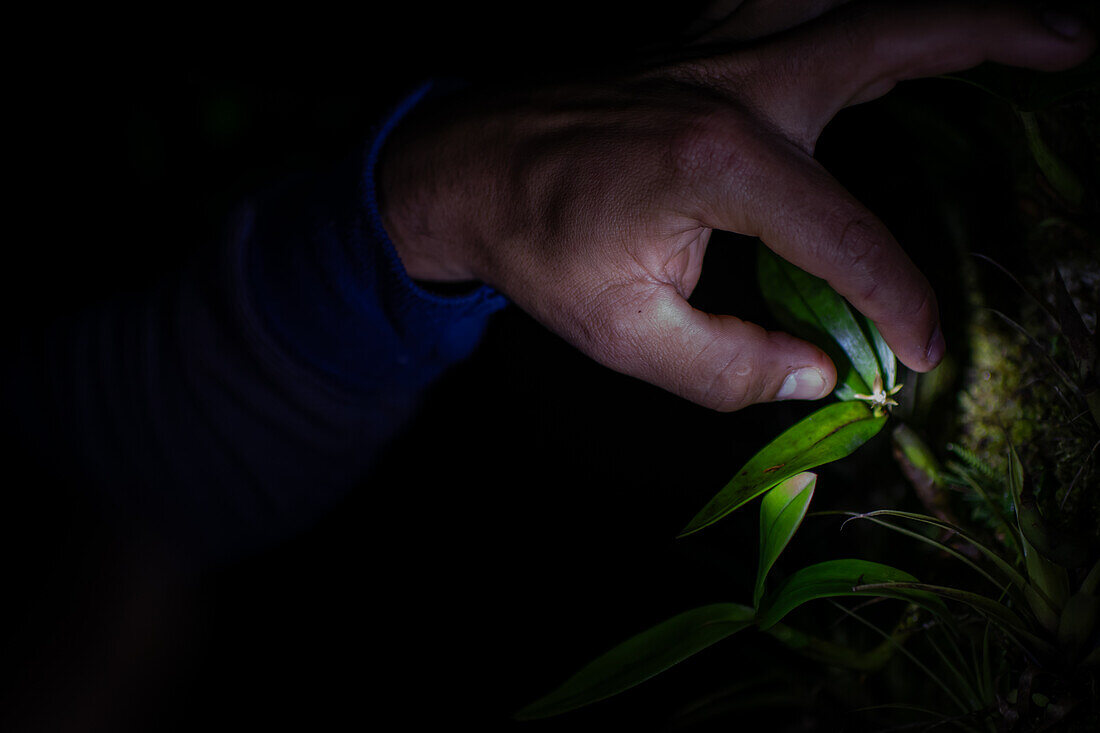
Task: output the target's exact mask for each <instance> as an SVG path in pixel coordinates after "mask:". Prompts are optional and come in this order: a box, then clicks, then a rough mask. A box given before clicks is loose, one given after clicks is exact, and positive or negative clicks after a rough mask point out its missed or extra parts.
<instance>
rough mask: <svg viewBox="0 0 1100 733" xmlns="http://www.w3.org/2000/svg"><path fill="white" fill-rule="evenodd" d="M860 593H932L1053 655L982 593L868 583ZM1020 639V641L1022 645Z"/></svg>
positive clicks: (1020, 622) (924, 585)
mask: <svg viewBox="0 0 1100 733" xmlns="http://www.w3.org/2000/svg"><path fill="white" fill-rule="evenodd" d="M859 589H860V590H864V591H909V592H920V593H929V594H934V595H936V596H939V597H941V598H946V599H949V600H954V601H959V602H960V603H964V604H966V605H968V606H970V607H971V608H973V609H974V610H975V611H978V612H979V613H981V614H982V615H983V616H985V617H986V618H988V619H989V620H990V621H992V622H993V623H996V624H997V625H999V626H1000V627H1001V628H1002V629H1003V630H1004V631H1005V632H1007V633H1008V634H1009V635H1011V636H1014V637H1019V638H1022V639H1026V640H1027V641H1028V642H1030V643H1031V645H1032V647H1033V649H1037V650H1041V651H1042V652H1044V653H1049V652H1050V651H1052V647H1051V646H1050V644H1048V643H1047V642H1046V641H1044V640H1043V639H1042V638H1040V637H1039V636H1037V635H1036V634H1035V633H1034V632H1033V631H1032V630H1031V629H1030V628H1029V627H1028V625H1027V624H1026V623H1025V622H1024V621H1023V620H1022V619H1021V618H1020V617H1019V616H1017V615H1016V614H1015V613H1013V612H1012V611H1011V610H1009V608H1008V607H1007V606H1005V605H1003V604H1001V603H998V602H997V601H995V600H993V599H992V598H989V597H987V596H983V595H981V594H979V593H972V592H970V591H965V590H959V589H958V588H949V587H946V586H940V585H928V584H927V583H917V582H912V581H889V582H885V583H868V584H865V585H861V586H859ZM1019 638H1018V639H1017V641H1019Z"/></svg>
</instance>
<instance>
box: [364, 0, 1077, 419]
mask: <svg viewBox="0 0 1100 733" xmlns="http://www.w3.org/2000/svg"><path fill="white" fill-rule="evenodd" d="M745 5H746V6H767V5H772V3H769V2H766V1H764V0H757V2H755V3H752V2H750V3H746V4H745ZM825 5H841V6H842V7H838V8H835V9H832V10H828V8H825V7H824V6H825ZM806 7H807V8H809V9H811V10H812V12H809V11H808V12H807V13H806V15H805V16H802V17H791V16H789V15H787V16H784V21H790V22H793V23H796V24H797V25H794V26H793V27H790V28H788V29H786V30H784V31H782V32H778V33H773V34H772V35H769V36H767V37H765V38H761V39H759V40H757V41H756V42H753V43H751V44H749V45H743V46H740V47H734V48H733V50H729V49H728V48H727V49H724V50H721V51H716V50H713V49H714V47H715V45H718V46H720V45H722V43H723V42H724V41H726V40H727V39H728V38H737V39H738V40H740V39H741V36H737V35H736V34H735V33H734V32H733V30H732V29H731V26H729V24H728V23H719V24H718V25H717V26H716V27H714V29H713V30H710V31H708V32H707V33H706V34H705V35H703V36H702V37H701V38H700V39H699V40H698V41H696V42H695V43H694V44H693V45H692V46H690V48H693V49H695V50H697V51H698V53H697V54H694V55H691V56H689V57H686V58H682V59H680V60H676V61H672V62H668V63H664V64H662V65H660V66H659V67H657V68H652V69H648V70H645V71H641V72H636V73H633V74H630V75H625V76H623V77H621V78H615V79H599V80H593V81H588V82H575V83H568V84H559V85H554V86H547V87H540V88H537V89H534V90H523V91H515V90H513V91H511V92H501V91H498V92H493V93H480V94H469V95H464V96H461V97H455V98H451V99H448V100H445V101H443V102H441V103H439V104H441V105H442V109H440V108H438V107H436V108H433V107H430V106H429V107H427V108H425V109H422V110H421V111H420V113H419V114H417V115H414V117H412V118H410V119H408V120H406V121H405V122H403V124H402V125H401V126H399V128H398V130H397V132H396V133H395V135H394V137H393V138H392V139H391V140H390V142H389V143H388V144H387V146H386V148H385V150H384V151H383V158H382V161H381V164H380V167H379V173H378V175H379V192H380V199H381V204H382V207H383V208H382V210H383V217H384V220H385V223H386V226H387V229H388V231H389V233H390V235H391V238H392V239H393V241H394V243H395V246H396V247H397V249H398V253H399V255H400V256H401V258H402V261H403V262H404V263H405V265H406V268H407V269H408V271H409V273H410V275H412V276H413V277H414V278H418V279H423V280H436V281H448V280H450V281H461V280H480V281H483V282H486V283H489V284H490V285H492V286H494V287H495V288H497V289H498V290H500V291H502V292H503V293H505V294H506V295H507V296H508V297H509V298H510V299H511V300H512V301H513V302H515V303H516V304H517V305H519V306H520V307H521V308H523V309H524V310H526V311H527V312H529V313H530V314H531V315H532V316H533V317H534V318H536V319H537V320H538V321H540V322H541V323H543V324H544V325H546V326H547V327H549V328H550V329H551V330H553V331H555V332H556V333H558V334H559V335H561V336H562V337H563V338H565V339H566V340H567V341H569V342H570V343H572V344H573V345H574V346H576V347H577V348H579V349H580V350H581V351H583V352H584V353H586V354H588V355H589V356H591V357H592V358H594V359H596V360H597V361H599V362H600V363H602V364H604V365H606V366H609V367H611V368H613V369H615V370H618V371H620V372H623V373H625V374H628V375H631V376H634V377H637V378H640V379H643V380H645V381H647V382H650V383H652V384H655V385H658V386H660V387H663V388H665V389H667V390H670V391H672V392H674V393H676V394H678V395H681V396H683V397H685V398H687V399H690V400H692V401H694V402H697V403H699V404H701V405H705V406H708V407H712V408H715V409H718V410H726V411H729V410H736V409H740V408H742V407H745V406H747V405H750V404H753V403H757V402H765V401H769V400H775V399H816V398H819V397H823V396H825V395H826V394H828V393H829V392H830V391H831V390H832V388H833V386H834V384H835V382H836V371H835V368H834V366H833V364H832V363H831V361H830V360H829V359H828V357H827V356H826V355H825V354H824V353H823V352H822V351H820V350H819V349H818V348H816V347H815V346H812V345H811V344H808V343H806V342H804V341H801V340H799V339H796V338H794V337H792V336H790V335H788V334H784V333H779V332H768V331H765V330H764V329H763V328H761V327H759V326H757V325H754V324H751V323H747V322H745V321H742V320H740V319H738V318H735V317H733V316H729V315H716V314H709V313H704V312H701V311H699V310H696V309H694V308H692V307H691V306H690V305H689V304H688V297H689V296H690V295H691V293H692V291H693V289H694V288H695V286H696V284H697V283H698V280H699V276H700V272H701V267H702V262H703V254H704V251H705V249H706V246H707V242H708V240H709V238H710V235H711V232H712V230H714V229H721V230H727V231H733V232H738V233H741V234H745V235H749V236H755V237H759V238H760V239H761V240H762V241H763V242H764V243H765V244H766V245H767V246H768V247H770V248H771V249H772V250H774V251H775V252H776V253H777V254H779V255H780V256H782V257H784V258H786V259H787V260H789V261H790V262H792V263H793V264H795V265H797V266H799V267H801V268H802V269H804V270H807V271H808V272H810V273H812V274H814V275H817V276H818V277H821V278H824V279H825V280H826V281H828V282H829V283H830V285H832V287H833V288H834V289H835V290H837V291H838V292H839V293H840V294H841V295H843V296H845V297H846V298H847V299H848V300H849V301H850V302H851V303H852V305H853V306H855V307H856V308H857V309H859V310H860V311H861V312H862V313H864V314H865V315H866V316H868V317H869V318H870V319H871V320H873V321H874V322H875V323H876V325H877V326H878V328H879V330H880V332H881V333H882V335H883V336H884V338H885V339H886V341H887V342H888V343H889V344H890V346H891V347H892V348H893V350H894V351H895V353H896V354H897V355H898V357H899V358H900V359H901V361H902V362H903V363H904V364H906V365H907V366H909V367H911V368H912V369H915V370H917V371H927V370H928V369H931V368H932V367H934V366H935V365H936V364H937V363H938V362H939V360H940V359H941V358H942V356H943V352H944V348H945V346H944V342H943V336H942V332H941V329H940V326H939V314H938V308H937V305H936V297H935V294H934V293H933V292H932V289H931V287H930V286H929V284H928V282H927V280H926V279H925V278H924V276H923V275H921V273H920V272H919V271H918V270H917V269H916V267H915V266H914V265H913V263H912V262H911V261H910V259H909V258H908V257H907V256H906V254H905V253H904V251H903V250H902V249H901V247H900V246H899V245H898V244H897V242H896V241H895V240H894V239H893V237H892V236H891V235H890V233H889V232H888V231H887V229H886V228H885V226H884V225H883V224H882V223H881V222H880V221H879V220H878V219H877V218H876V217H875V216H874V215H873V214H872V213H871V212H869V211H868V210H867V209H866V208H865V207H863V206H862V205H861V204H860V203H859V202H858V201H857V200H856V199H855V198H854V197H853V196H852V195H851V194H850V193H848V192H847V191H846V190H844V188H843V187H842V186H841V185H840V184H839V183H838V182H837V181H836V180H835V179H834V178H833V177H832V176H830V175H829V174H828V172H827V171H825V170H824V169H823V168H822V166H821V165H819V164H818V163H817V162H816V161H815V160H814V159H813V152H814V146H815V143H816V141H817V138H818V136H819V134H820V133H821V130H822V128H823V127H824V126H825V125H826V123H828V122H829V120H830V119H832V117H833V116H834V115H835V114H836V113H837V112H838V111H839V110H840V109H842V108H844V107H846V106H849V105H852V104H857V103H860V102H865V101H868V100H871V99H875V98H877V97H879V96H881V95H883V94H885V93H886V92H887V91H889V90H890V89H891V88H892V87H893V86H894V85H895V84H896V83H897V82H898V81H900V80H903V79H910V78H916V77H923V76H931V75H936V74H943V73H948V72H953V71H958V70H962V69H966V68H970V67H972V66H975V65H977V64H979V63H981V62H983V61H995V62H999V63H1004V64H1010V65H1016V66H1025V67H1031V68H1034V69H1040V70H1059V69H1064V68H1068V67H1071V66H1073V65H1076V64H1077V63H1080V62H1081V61H1083V60H1084V59H1085V58H1087V57H1088V55H1089V54H1090V53H1091V52H1092V50H1093V48H1094V45H1095V41H1094V37H1093V35H1092V34H1091V33H1090V32H1089V31H1088V30H1087V29H1085V28H1083V27H1081V26H1080V25H1079V24H1078V25H1077V26H1076V27H1075V26H1074V22H1073V19H1072V18H1067V17H1065V16H1058V15H1049V16H1045V17H1040V16H1038V15H1036V14H1035V13H1034V12H1033V11H1032V10H1030V9H1027V8H1025V7H1022V6H1019V5H995V4H990V3H905V4H902V3H862V2H856V3H848V4H844V3H841V2H821V1H818V2H811V3H807V4H806ZM826 11H827V12H826ZM819 12H823V13H824V14H823V15H820V17H817V18H816V19H814V20H811V21H809V22H805V23H802V22H801V20H803V19H804V18H807V17H814V16H815V15H817V14H818V13H819ZM765 15H766V14H765ZM735 19H736V14H735V15H734V16H733V18H732V20H735ZM732 20H731V21H730V22H732ZM783 25H784V24H783V23H780V27H783ZM759 27H763V28H766V29H767V30H768V31H769V32H770V31H772V30H775V28H774V27H768V25H767V23H764V24H763V25H761V26H759Z"/></svg>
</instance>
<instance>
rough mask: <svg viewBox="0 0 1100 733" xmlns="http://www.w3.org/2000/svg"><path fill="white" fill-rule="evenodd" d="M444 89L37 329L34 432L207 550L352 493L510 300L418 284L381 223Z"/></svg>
mask: <svg viewBox="0 0 1100 733" xmlns="http://www.w3.org/2000/svg"><path fill="white" fill-rule="evenodd" d="M431 91H432V90H431V86H430V85H426V86H424V87H422V88H420V89H417V90H416V91H415V92H414V93H413V94H411V95H410V96H409V97H408V98H407V99H405V100H404V101H403V102H402V103H401V104H399V105H398V106H397V107H396V108H395V109H394V111H393V113H392V114H390V115H389V116H388V117H387V118H386V119H385V120H383V122H382V124H381V125H380V126H379V127H378V128H377V130H376V131H375V133H374V134H373V135H372V136H371V137H370V139H369V140H368V142H367V145H366V149H365V152H363V153H357V154H356V155H355V156H353V158H352V159H350V160H349V161H348V163H347V164H346V165H343V166H340V167H338V168H337V169H336V170H334V171H332V172H329V173H326V174H324V175H318V176H309V177H303V178H301V179H300V180H295V181H291V182H288V183H287V184H285V185H281V186H280V187H279V188H278V189H276V190H272V191H270V192H267V193H265V194H263V195H261V196H258V197H256V198H255V200H253V201H250V202H247V203H245V205H243V206H242V207H241V210H240V212H239V214H238V215H237V216H236V218H235V222H234V224H233V226H232V227H230V230H229V232H228V234H227V236H226V238H225V241H224V242H223V243H222V245H221V246H219V247H216V248H212V249H211V250H210V251H204V252H203V254H202V256H200V257H197V258H196V259H195V261H194V262H192V263H191V264H190V266H189V267H188V268H187V269H186V270H185V271H184V272H182V273H181V274H179V276H177V277H173V278H171V279H169V280H168V281H167V282H164V283H161V284H159V285H158V286H157V287H155V288H152V289H151V290H150V291H149V292H148V293H146V294H144V295H141V296H135V297H128V298H122V299H118V300H116V301H114V302H111V303H108V304H105V305H103V306H101V307H98V308H94V309H89V310H88V311H86V312H82V313H79V314H76V315H75V316H73V317H71V318H69V319H66V320H65V321H63V322H60V323H58V324H56V325H54V326H53V327H52V328H51V329H50V330H49V331H48V332H47V333H45V334H32V335H30V336H28V337H27V338H25V339H24V341H23V342H22V345H21V347H20V348H19V349H18V353H17V354H16V357H15V359H14V360H13V361H12V362H10V364H11V365H12V366H11V367H10V369H9V372H8V374H6V375H5V380H4V385H3V388H4V390H5V395H4V396H5V402H6V403H7V404H6V406H7V407H9V408H10V409H14V410H15V411H16V414H19V415H26V416H27V417H26V420H25V422H24V425H25V430H24V437H25V438H26V439H27V442H28V445H30V446H31V448H32V449H34V450H38V451H39V452H40V454H41V457H42V460H44V461H46V462H48V463H49V464H50V465H51V467H52V468H53V469H55V470H57V471H59V472H60V473H62V474H64V476H65V477H66V478H67V479H68V480H70V481H73V482H76V483H77V484H79V485H82V486H86V487H87V490H88V491H93V492H99V493H101V494H102V496H103V497H104V498H105V502H106V504H107V506H109V507H111V511H113V512H114V513H115V514H116V515H117V516H119V517H123V518H125V519H126V520H127V521H128V522H134V523H136V525H137V526H139V527H141V528H142V531H147V532H149V533H152V534H156V535H157V536H158V537H160V538H161V539H163V541H165V542H167V543H169V544H170V545H171V546H172V547H173V548H175V549H176V550H177V551H178V553H179V554H180V555H181V556H182V557H184V558H185V559H187V560H189V561H198V562H202V563H206V562H210V561H218V560H225V559H233V558H238V557H240V556H242V555H246V554H248V553H251V552H255V551H256V550H260V549H263V548H266V547H269V546H270V545H272V544H273V543H277V542H279V541H281V540H283V539H285V538H287V537H289V536H291V535H293V534H294V533H295V532H298V531H301V530H302V529H304V528H306V527H308V526H309V525H310V524H311V523H313V522H315V521H316V520H317V519H318V518H319V517H321V516H323V515H324V513H325V512H326V511H328V510H329V509H331V508H332V507H333V506H334V505H335V504H336V503H337V502H338V501H339V500H340V499H341V498H342V497H343V496H345V495H346V494H347V492H349V491H352V490H353V489H355V488H357V487H358V486H359V485H360V484H361V482H362V481H363V480H364V477H365V476H366V474H367V472H368V471H369V469H370V467H371V465H372V464H373V463H374V462H375V461H376V459H377V458H378V456H379V454H380V453H381V452H382V451H383V450H384V449H385V447H386V445H387V443H388V442H389V441H390V440H391V439H392V438H393V436H394V435H395V433H397V432H398V431H399V430H400V429H401V427H402V426H403V425H405V424H406V422H407V421H408V420H409V418H410V417H411V416H412V414H413V412H414V411H415V409H416V407H417V404H418V400H419V398H420V396H421V394H422V392H423V391H424V389H425V388H426V387H427V386H428V385H429V384H431V383H432V382H433V380H435V379H436V378H438V377H439V375H440V374H441V373H442V372H443V371H444V370H446V369H447V368H448V367H449V366H451V365H453V364H455V363H456V362H457V361H459V360H461V359H463V358H465V357H467V356H469V355H470V353H471V352H472V351H473V350H474V348H475V347H476V345H477V343H478V342H479V340H480V338H481V336H482V334H483V332H484V329H485V327H486V325H487V322H488V319H489V317H490V315H491V314H492V313H494V312H495V311H497V310H499V309H500V308H502V307H503V306H504V305H505V304H506V301H505V299H504V298H503V297H502V296H501V295H499V294H497V293H496V292H494V291H493V290H492V289H490V288H488V287H485V286H479V287H476V289H474V290H472V292H468V293H466V294H464V295H462V296H459V297H446V296H441V295H438V294H435V293H432V292H429V291H427V290H425V289H424V288H422V287H420V286H418V285H417V284H416V283H415V282H413V281H412V280H411V279H410V278H409V276H408V274H407V273H406V272H405V270H404V268H403V267H402V265H401V262H400V260H399V258H398V255H397V253H396V251H395V249H394V247H393V243H392V242H391V241H390V239H389V237H388V236H387V234H386V231H385V228H384V226H383V224H382V219H381V216H380V214H379V211H378V202H377V199H376V196H375V184H374V168H375V165H376V163H377V161H378V156H379V151H380V150H381V149H382V146H383V145H384V144H385V141H386V136H387V135H388V134H389V133H390V132H391V131H392V130H393V129H394V128H395V127H396V126H397V125H398V124H399V123H400V120H401V118H402V117H403V116H404V115H405V114H407V113H408V111H409V110H410V109H412V108H413V107H414V106H415V105H416V104H418V103H419V102H420V101H421V100H422V99H424V97H425V96H427V95H429V94H430V93H431ZM427 449H428V450H430V448H427Z"/></svg>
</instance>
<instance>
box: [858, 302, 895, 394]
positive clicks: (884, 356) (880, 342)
mask: <svg viewBox="0 0 1100 733" xmlns="http://www.w3.org/2000/svg"><path fill="white" fill-rule="evenodd" d="M860 320H861V321H862V323H863V327H864V329H866V330H867V333H868V334H869V335H870V337H871V346H872V347H873V348H874V350H875V356H877V357H878V364H879V367H880V368H881V370H882V381H883V383H884V384H885V386H886V390H887V391H889V390H891V389H893V388H894V386H895V385H897V383H898V358H897V357H896V356H895V355H894V350H893V349H891V348H890V345H889V344H888V343H886V339H884V338H883V337H882V334H881V333H879V330H878V326H876V325H875V322H874V321H872V320H871V319H870V318H868V317H867V316H863V315H861V316H860Z"/></svg>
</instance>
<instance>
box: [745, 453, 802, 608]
mask: <svg viewBox="0 0 1100 733" xmlns="http://www.w3.org/2000/svg"><path fill="white" fill-rule="evenodd" d="M815 486H817V475H816V474H813V473H808V472H806V473H800V474H796V475H794V476H791V477H790V478H789V479H787V480H786V481H784V482H782V483H780V484H779V485H777V486H775V487H774V488H772V489H771V490H770V491H768V493H766V494H764V498H763V500H761V502H760V563H759V565H758V566H757V570H756V589H755V590H754V591H753V595H752V604H753V605H754V606H759V605H760V598H761V597H762V596H763V595H764V581H765V579H766V578H767V577H768V572H769V571H770V570H771V569H772V565H774V564H775V561H776V559H777V558H778V557H779V553H781V552H783V548H785V547H786V546H787V543H788V542H790V541H791V537H793V536H794V533H795V532H796V531H797V530H798V527H799V525H801V524H802V519H803V517H805V516H806V509H807V508H809V506H810V500H811V499H812V498H813V495H814V487H815Z"/></svg>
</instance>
